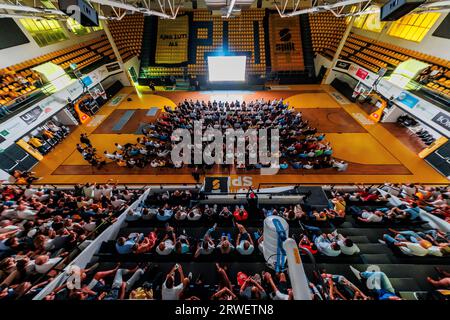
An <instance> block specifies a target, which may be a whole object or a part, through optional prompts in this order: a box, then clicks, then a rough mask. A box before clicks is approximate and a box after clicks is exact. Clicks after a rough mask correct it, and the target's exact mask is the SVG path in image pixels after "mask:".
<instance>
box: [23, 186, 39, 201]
mask: <svg viewBox="0 0 450 320" xmlns="http://www.w3.org/2000/svg"><path fill="white" fill-rule="evenodd" d="M36 192H37V190H36V189H33V188H29V189H26V190H25V192H24V193H23V195H24V196H25V198H27V199H28V198H31V197H32V196H33V195H34V194H35V193H36Z"/></svg>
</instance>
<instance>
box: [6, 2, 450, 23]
mask: <svg viewBox="0 0 450 320" xmlns="http://www.w3.org/2000/svg"><path fill="white" fill-rule="evenodd" d="M86 1H88V2H90V3H91V5H92V6H93V7H94V8H95V9H96V10H97V11H98V13H99V16H100V19H110V20H112V19H114V20H117V19H121V18H122V17H123V16H124V15H126V14H131V13H142V14H144V15H155V16H159V17H161V18H166V19H174V18H175V17H176V16H177V15H178V13H179V12H182V11H183V10H196V9H208V10H212V11H213V12H214V13H215V14H216V15H220V16H223V17H227V18H230V17H233V16H236V15H239V13H240V12H241V11H242V10H245V9H249V8H269V9H274V10H278V12H279V13H280V15H281V16H283V17H288V16H294V15H300V14H305V13H317V12H324V11H329V12H332V13H333V14H335V15H336V16H340V17H345V16H348V15H361V14H367V13H373V12H376V11H377V10H379V7H380V6H382V5H383V4H385V3H386V2H387V0H373V1H372V0H328V1H326V0H86ZM352 7H356V10H352V12H350V8H352ZM416 11H418V12H423V11H441V12H442V11H445V12H449V11H450V0H444V1H442V0H428V1H427V2H425V3H424V4H423V5H422V6H420V7H419V8H418V9H416ZM1 17H18V18H21V17H32V18H36V19H40V18H56V19H67V16H66V15H65V14H64V13H63V12H62V11H60V10H59V6H58V1H57V0H0V18H1Z"/></svg>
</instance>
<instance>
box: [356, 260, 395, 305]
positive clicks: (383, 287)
mask: <svg viewBox="0 0 450 320" xmlns="http://www.w3.org/2000/svg"><path fill="white" fill-rule="evenodd" d="M350 269H351V270H352V271H353V273H354V274H355V276H356V278H358V280H363V282H364V283H366V284H368V283H369V282H370V284H371V285H370V286H369V285H368V286H367V287H368V289H369V290H370V291H372V292H373V293H374V294H375V295H376V297H377V299H378V300H402V299H401V298H400V297H399V296H397V295H396V293H395V289H394V287H392V284H391V282H390V281H389V278H388V277H387V276H386V274H385V273H384V272H382V271H364V272H360V271H359V270H357V269H356V268H354V267H352V266H350Z"/></svg>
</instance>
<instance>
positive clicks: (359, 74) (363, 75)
mask: <svg viewBox="0 0 450 320" xmlns="http://www.w3.org/2000/svg"><path fill="white" fill-rule="evenodd" d="M368 75H369V72H367V71H366V70H364V69H361V68H358V70H357V71H356V76H357V77H358V78H360V79H362V80H365V79H366V78H367V76H368Z"/></svg>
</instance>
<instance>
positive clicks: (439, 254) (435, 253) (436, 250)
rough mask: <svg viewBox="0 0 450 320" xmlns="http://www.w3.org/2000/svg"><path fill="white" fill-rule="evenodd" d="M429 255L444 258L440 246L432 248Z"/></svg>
mask: <svg viewBox="0 0 450 320" xmlns="http://www.w3.org/2000/svg"><path fill="white" fill-rule="evenodd" d="M428 254H429V255H430V256H436V257H442V256H443V253H442V252H441V248H439V247H438V246H431V247H429V248H428Z"/></svg>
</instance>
